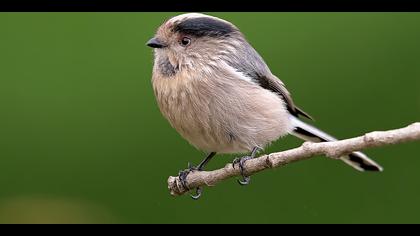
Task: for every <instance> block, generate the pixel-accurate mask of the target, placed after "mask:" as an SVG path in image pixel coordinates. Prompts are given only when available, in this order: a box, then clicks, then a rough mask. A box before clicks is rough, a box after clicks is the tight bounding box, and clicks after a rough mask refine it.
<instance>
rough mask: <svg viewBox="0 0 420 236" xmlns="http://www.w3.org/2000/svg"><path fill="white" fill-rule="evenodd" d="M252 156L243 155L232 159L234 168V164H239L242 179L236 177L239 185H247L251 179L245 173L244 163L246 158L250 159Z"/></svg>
mask: <svg viewBox="0 0 420 236" xmlns="http://www.w3.org/2000/svg"><path fill="white" fill-rule="evenodd" d="M252 158H253V157H252V156H244V157H237V158H235V159H234V160H233V162H232V166H233V168H234V169H235V165H239V169H240V170H241V175H242V180H240V179H238V183H239V184H240V185H248V184H249V182H250V181H251V177H250V176H247V175H245V170H244V165H245V162H246V161H247V160H250V159H252Z"/></svg>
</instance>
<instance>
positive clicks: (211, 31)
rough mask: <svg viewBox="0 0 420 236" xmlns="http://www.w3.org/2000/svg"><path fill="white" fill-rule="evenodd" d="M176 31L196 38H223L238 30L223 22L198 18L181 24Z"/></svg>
mask: <svg viewBox="0 0 420 236" xmlns="http://www.w3.org/2000/svg"><path fill="white" fill-rule="evenodd" d="M174 31H175V32H179V33H183V34H189V35H192V36H196V37H203V36H209V37H222V36H227V35H229V34H230V33H232V32H235V31H236V29H235V28H234V27H233V26H232V25H230V24H229V23H226V22H224V21H221V20H217V19H213V18H210V17H197V18H191V19H186V20H184V21H182V22H180V23H179V24H177V25H176V26H175V27H174Z"/></svg>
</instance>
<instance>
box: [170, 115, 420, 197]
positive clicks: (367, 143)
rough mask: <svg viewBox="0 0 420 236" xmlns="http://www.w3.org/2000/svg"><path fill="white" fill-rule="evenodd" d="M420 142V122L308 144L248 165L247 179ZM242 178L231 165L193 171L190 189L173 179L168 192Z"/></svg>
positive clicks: (247, 163)
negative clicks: (321, 157)
mask: <svg viewBox="0 0 420 236" xmlns="http://www.w3.org/2000/svg"><path fill="white" fill-rule="evenodd" d="M414 140H420V122H417V123H414V124H411V125H409V126H407V127H405V128H401V129H395V130H389V131H375V132H371V133H367V134H365V135H363V136H359V137H356V138H350V139H344V140H340V141H334V142H324V143H311V142H305V143H304V144H302V146H300V147H298V148H294V149H290V150H287V151H283V152H276V153H271V154H268V155H263V156H260V157H258V158H254V159H251V160H248V161H247V162H245V165H244V169H245V170H246V174H247V175H252V174H255V173H257V172H260V171H262V170H265V169H269V168H276V167H280V166H285V165H287V164H289V163H292V162H296V161H301V160H306V159H309V158H311V157H315V156H317V155H325V156H327V157H330V158H333V159H337V158H339V157H341V156H343V155H346V154H349V153H351V152H354V151H361V150H363V149H366V148H373V147H381V146H386V145H391V144H398V143H403V142H409V141H414ZM234 176H240V170H239V168H236V169H234V168H233V166H232V164H231V163H229V164H227V165H226V166H225V167H224V168H221V169H218V170H213V171H193V172H191V173H190V174H189V175H188V176H187V179H186V180H187V187H188V189H186V188H184V186H183V185H182V184H181V182H180V180H179V176H176V177H174V176H170V177H169V179H168V188H169V190H170V193H171V195H173V196H179V195H182V194H185V193H186V192H188V191H189V189H194V188H197V187H200V186H214V185H216V184H217V183H218V182H220V181H223V180H225V179H228V178H231V177H234Z"/></svg>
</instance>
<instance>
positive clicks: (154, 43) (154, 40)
mask: <svg viewBox="0 0 420 236" xmlns="http://www.w3.org/2000/svg"><path fill="white" fill-rule="evenodd" d="M146 45H147V46H149V47H151V48H164V47H166V45H165V44H164V43H162V42H161V41H160V40H159V39H157V38H151V39H150V40H149V41H147V43H146Z"/></svg>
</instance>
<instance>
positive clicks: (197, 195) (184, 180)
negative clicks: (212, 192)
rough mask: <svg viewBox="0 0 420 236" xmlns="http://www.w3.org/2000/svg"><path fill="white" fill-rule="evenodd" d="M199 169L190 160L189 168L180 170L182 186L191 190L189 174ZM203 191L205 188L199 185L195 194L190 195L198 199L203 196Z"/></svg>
mask: <svg viewBox="0 0 420 236" xmlns="http://www.w3.org/2000/svg"><path fill="white" fill-rule="evenodd" d="M197 170H199V169H198V168H197V167H195V166H192V165H191V163H190V162H188V168H187V169H186V170H183V171H180V172H179V174H178V176H179V181H180V182H181V184H182V187H184V188H185V189H186V190H188V191H189V190H190V188H189V187H188V184H187V176H188V175H189V174H190V173H191V172H193V171H197ZM202 193H203V188H201V187H198V188H196V190H195V195H190V196H191V198H192V199H194V200H198V199H199V198H200V197H201V194H202Z"/></svg>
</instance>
